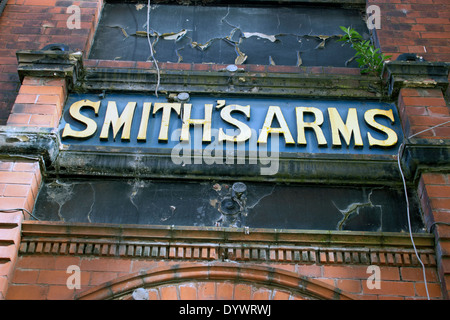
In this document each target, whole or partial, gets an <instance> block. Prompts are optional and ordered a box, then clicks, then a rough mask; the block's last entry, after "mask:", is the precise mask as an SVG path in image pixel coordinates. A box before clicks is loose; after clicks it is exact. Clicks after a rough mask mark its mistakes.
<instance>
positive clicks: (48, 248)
mask: <svg viewBox="0 0 450 320" xmlns="http://www.w3.org/2000/svg"><path fill="white" fill-rule="evenodd" d="M414 240H415V245H416V247H417V250H418V253H419V255H420V259H421V260H422V262H423V263H424V264H425V265H426V266H434V265H436V261H435V253H434V240H433V237H432V236H431V235H429V234H415V235H414ZM19 254H20V255H41V254H44V255H45V254H50V255H76V256H97V257H116V258H132V259H153V260H154V259H156V260H157V259H174V260H189V261H196V260H199V261H236V262H278V263H302V264H360V265H361V264H362V265H372V264H375V265H389V266H399V265H402V266H417V265H419V261H418V260H417V257H416V255H415V252H414V250H413V247H412V245H411V240H410V237H409V234H406V233H374V232H345V231H344V232H337V231H309V230H300V231H299V230H276V229H250V230H248V232H246V231H245V230H244V229H240V228H215V227H203V228H199V227H198V228H197V227H175V226H136V225H129V226H118V225H109V224H89V223H77V224H71V223H63V222H38V221H25V222H23V226H22V240H21V245H20V250H19Z"/></svg>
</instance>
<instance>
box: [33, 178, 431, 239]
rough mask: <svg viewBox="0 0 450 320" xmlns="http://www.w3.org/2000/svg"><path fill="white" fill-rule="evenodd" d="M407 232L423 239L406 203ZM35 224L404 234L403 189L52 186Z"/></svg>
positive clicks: (120, 183) (73, 182) (101, 182)
mask: <svg viewBox="0 0 450 320" xmlns="http://www.w3.org/2000/svg"><path fill="white" fill-rule="evenodd" d="M409 199H410V202H411V207H410V209H411V210H410V211H411V225H412V229H413V232H423V230H424V229H423V223H422V219H421V215H420V211H419V209H418V203H417V200H416V199H415V198H414V197H413V196H412V195H410V196H409ZM34 216H36V217H37V218H39V219H40V220H48V221H65V222H91V223H115V224H144V225H176V226H198V227H205V226H206V227H215V226H219V227H244V226H248V227H250V228H277V229H309V230H351V231H374V232H408V230H409V229H408V222H407V214H406V202H405V197H404V194H403V192H402V188H401V187H399V188H395V187H380V186H376V187H370V186H363V187H356V186H355V187H337V186H336V187H335V186H310V185H295V184H281V183H280V184H273V183H256V182H245V183H243V182H234V183H233V182H231V183H230V182H223V181H207V182H198V181H183V180H172V181H162V180H143V179H128V180H123V179H120V180H114V179H90V180H83V179H62V178H60V179H53V180H47V181H46V183H45V184H44V186H43V188H42V189H41V191H40V194H39V196H38V200H37V203H36V206H35V211H34Z"/></svg>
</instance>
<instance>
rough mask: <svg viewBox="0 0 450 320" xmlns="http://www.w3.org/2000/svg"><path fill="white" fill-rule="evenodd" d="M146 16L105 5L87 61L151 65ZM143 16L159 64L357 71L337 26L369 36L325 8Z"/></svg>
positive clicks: (160, 9) (358, 21)
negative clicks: (101, 60) (267, 66)
mask: <svg viewBox="0 0 450 320" xmlns="http://www.w3.org/2000/svg"><path fill="white" fill-rule="evenodd" d="M147 12H148V11H147V5H146V4H145V3H106V4H105V6H104V8H103V11H102V15H101V19H100V22H99V26H98V29H97V33H96V36H95V41H94V44H93V47H92V50H91V52H90V58H92V59H105V60H131V61H148V60H150V58H151V51H150V47H149V43H148V39H147ZM148 17H149V36H150V41H151V43H152V48H153V49H152V50H153V53H154V57H155V58H156V60H157V61H159V62H186V63H219V64H238V65H239V64H260V65H291V66H334V67H344V66H350V67H356V66H357V64H356V62H355V61H352V60H351V58H352V57H353V56H354V54H355V52H354V50H353V49H352V48H350V47H349V46H347V45H346V46H342V42H337V41H336V40H338V39H339V37H340V35H341V34H342V30H341V29H340V28H339V27H340V26H346V27H349V26H351V27H353V28H354V29H355V30H357V31H358V32H359V33H360V34H362V35H363V36H364V37H365V38H368V37H369V34H368V30H367V26H366V24H365V23H364V20H363V18H362V15H361V12H360V11H359V10H356V9H344V8H338V7H330V6H320V7H318V6H312V5H291V6H286V5H281V4H279V5H260V6H255V5H254V4H253V5H250V4H245V5H236V4H233V5H231V4H230V5H224V4H221V5H215V6H213V5H174V4H154V5H151V7H150V14H149V15H148Z"/></svg>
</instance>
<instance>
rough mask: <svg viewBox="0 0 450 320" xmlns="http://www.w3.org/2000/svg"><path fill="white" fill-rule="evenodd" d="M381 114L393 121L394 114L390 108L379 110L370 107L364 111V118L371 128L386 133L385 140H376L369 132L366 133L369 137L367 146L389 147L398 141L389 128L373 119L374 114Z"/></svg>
mask: <svg viewBox="0 0 450 320" xmlns="http://www.w3.org/2000/svg"><path fill="white" fill-rule="evenodd" d="M377 115H381V116H386V117H388V118H389V119H390V120H391V123H392V124H393V123H394V114H393V113H392V109H389V110H380V109H370V110H367V111H366V113H364V120H365V121H366V123H367V124H368V125H369V126H371V127H372V128H375V129H378V130H380V131H382V132H384V133H386V134H387V136H388V137H387V139H386V140H378V139H375V138H374V137H372V135H371V134H370V132H368V133H367V137H368V139H369V146H370V147H372V146H380V147H391V146H393V145H395V144H396V143H397V141H398V138H397V134H396V133H395V131H394V130H392V129H391V128H388V127H385V126H383V125H381V124H379V123H378V122H376V121H375V116H377Z"/></svg>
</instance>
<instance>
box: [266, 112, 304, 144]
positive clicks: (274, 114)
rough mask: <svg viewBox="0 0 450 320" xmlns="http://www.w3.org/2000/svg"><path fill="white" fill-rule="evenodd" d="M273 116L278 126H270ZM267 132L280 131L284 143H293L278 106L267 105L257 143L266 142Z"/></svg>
mask: <svg viewBox="0 0 450 320" xmlns="http://www.w3.org/2000/svg"><path fill="white" fill-rule="evenodd" d="M274 118H276V119H277V120H278V123H279V124H280V128H272V122H273V120H274ZM269 133H282V134H283V135H284V140H285V142H286V144H295V141H294V139H293V138H292V135H291V132H290V131H289V127H288V125H287V123H286V120H285V119H284V116H283V113H282V112H281V109H280V107H278V106H269V109H268V110H267V114H266V119H265V120H264V124H263V127H262V129H261V133H260V134H259V137H258V143H267V136H268V135H269Z"/></svg>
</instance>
